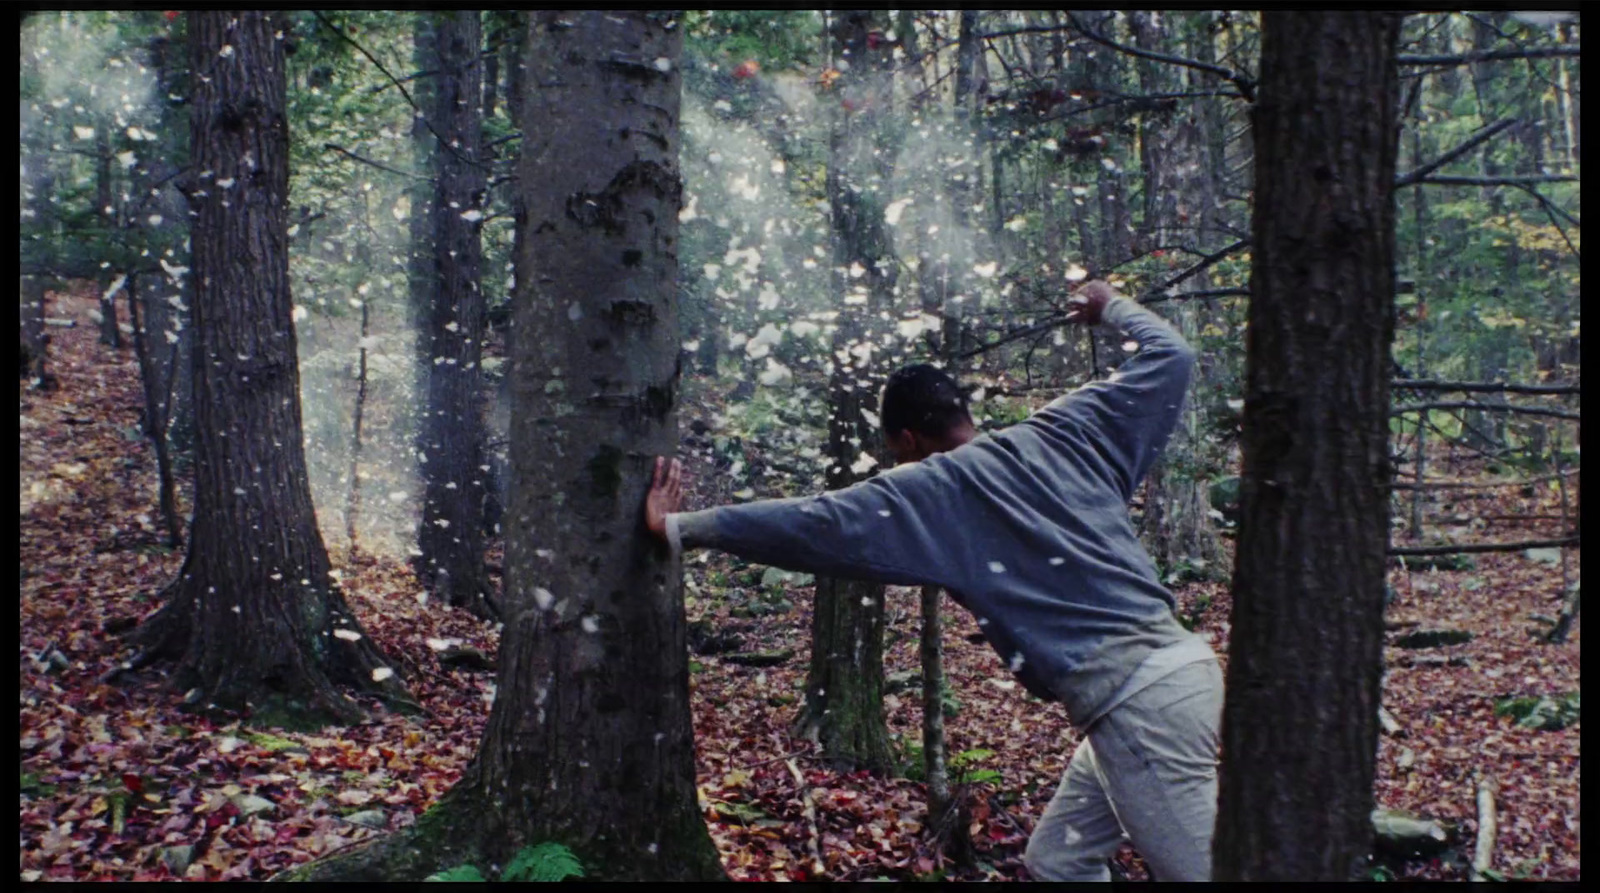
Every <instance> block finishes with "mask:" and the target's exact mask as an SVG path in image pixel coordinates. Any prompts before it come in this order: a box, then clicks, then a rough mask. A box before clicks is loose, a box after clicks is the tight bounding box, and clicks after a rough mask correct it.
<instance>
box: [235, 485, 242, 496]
mask: <svg viewBox="0 0 1600 893" xmlns="http://www.w3.org/2000/svg"><path fill="white" fill-rule="evenodd" d="M233 495H235V496H243V495H244V488H243V487H234V488H233Z"/></svg>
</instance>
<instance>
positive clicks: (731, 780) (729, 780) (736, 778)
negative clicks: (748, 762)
mask: <svg viewBox="0 0 1600 893" xmlns="http://www.w3.org/2000/svg"><path fill="white" fill-rule="evenodd" d="M749 780H750V773H748V772H746V771H744V770H743V769H735V770H733V771H732V772H729V773H728V774H727V775H724V776H722V786H723V787H727V788H736V787H738V786H740V785H742V784H744V783H745V782H747V781H749Z"/></svg>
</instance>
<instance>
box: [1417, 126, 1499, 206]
mask: <svg viewBox="0 0 1600 893" xmlns="http://www.w3.org/2000/svg"><path fill="white" fill-rule="evenodd" d="M1515 123H1517V119H1516V118H1501V119H1500V120H1498V121H1496V122H1494V123H1493V124H1490V125H1488V126H1486V127H1483V128H1482V129H1480V130H1479V131H1478V132H1477V133H1474V134H1473V135H1472V136H1470V137H1467V141H1466V142H1464V143H1462V144H1461V145H1459V146H1457V147H1455V148H1454V149H1451V150H1450V151H1448V152H1446V153H1444V154H1443V155H1440V156H1439V157H1438V158H1435V159H1434V160H1433V161H1430V162H1428V163H1427V164H1424V165H1423V166H1422V167H1419V168H1417V169H1416V170H1414V171H1412V172H1410V173H1408V174H1401V175H1400V176H1399V177H1397V178H1395V181H1394V185H1395V188H1396V189H1399V188H1400V187H1402V186H1410V185H1411V184H1413V183H1416V182H1417V181H1419V180H1421V179H1422V178H1423V177H1426V176H1427V175H1429V174H1431V173H1433V172H1434V171H1436V170H1438V169H1439V168H1441V167H1444V166H1445V165H1447V164H1449V163H1450V162H1452V161H1455V160H1456V159H1457V158H1460V157H1461V156H1463V155H1465V154H1467V153H1468V152H1470V151H1472V150H1473V149H1475V148H1477V146H1478V145H1479V144H1480V143H1482V142H1484V141H1485V140H1487V139H1489V138H1490V137H1492V136H1494V135H1495V134H1497V133H1499V132H1500V131H1502V130H1505V129H1506V128H1508V127H1510V126H1511V125H1513V124H1515Z"/></svg>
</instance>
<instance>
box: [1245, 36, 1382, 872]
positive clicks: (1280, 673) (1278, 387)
mask: <svg viewBox="0 0 1600 893" xmlns="http://www.w3.org/2000/svg"><path fill="white" fill-rule="evenodd" d="M1400 20H1401V17H1400V15H1399V14H1398V13H1395V12H1364V11H1363V12H1290V11H1268V12H1265V13H1263V14H1262V48H1261V80H1260V83H1261V92H1260V96H1259V99H1258V101H1257V107H1256V109H1255V120H1254V140H1255V145H1256V152H1255V158H1256V186H1255V220H1254V231H1253V234H1252V240H1251V246H1252V251H1253V254H1254V257H1253V259H1252V260H1253V263H1252V268H1251V282H1250V288H1251V293H1252V300H1251V302H1250V310H1249V335H1248V338H1247V344H1246V370H1247V384H1246V391H1245V409H1244V425H1243V439H1242V447H1243V475H1242V488H1241V489H1242V493H1241V504H1240V518H1241V520H1240V528H1239V538H1238V550H1237V563H1236V567H1235V574H1234V589H1233V617H1232V633H1231V639H1230V645H1229V649H1228V656H1229V660H1228V668H1227V674H1228V675H1227V690H1228V696H1227V698H1226V704H1225V708H1224V717H1223V725H1222V738H1223V741H1222V753H1223V760H1224V762H1223V765H1222V771H1221V779H1220V788H1221V791H1220V802H1219V810H1218V822H1217V829H1216V837H1215V845H1214V851H1215V872H1214V874H1215V877H1216V879H1217V880H1222V881H1235V880H1242V881H1255V880H1265V881H1286V880H1297V881H1308V880H1319V881H1343V880H1348V879H1350V878H1352V877H1353V876H1355V873H1356V872H1357V871H1358V870H1359V868H1360V867H1361V866H1362V865H1363V864H1364V862H1365V859H1366V856H1367V854H1368V853H1369V852H1370V851H1371V841H1372V825H1371V819H1370V814H1371V811H1372V805H1373V787H1372V785H1373V777H1374V773H1375V770H1376V763H1377V739H1378V727H1377V726H1378V723H1377V716H1378V705H1379V690H1380V680H1381V674H1382V669H1383V661H1382V652H1383V587H1384V575H1385V570H1384V569H1385V552H1386V549H1387V546H1388V540H1389V483H1390V473H1389V467H1388V465H1389V462H1388V455H1389V379H1390V364H1391V357H1390V345H1391V342H1392V340H1393V336H1394V322H1393V300H1394V286H1395V280H1394V259H1395V258H1394V189H1393V186H1392V184H1393V182H1394V178H1395V155H1396V150H1397V146H1396V132H1395V122H1396V121H1397V120H1398V111H1399V109H1398V105H1399V70H1398V66H1397V64H1396V61H1395V47H1396V43H1397V41H1398V37H1399V29H1400Z"/></svg>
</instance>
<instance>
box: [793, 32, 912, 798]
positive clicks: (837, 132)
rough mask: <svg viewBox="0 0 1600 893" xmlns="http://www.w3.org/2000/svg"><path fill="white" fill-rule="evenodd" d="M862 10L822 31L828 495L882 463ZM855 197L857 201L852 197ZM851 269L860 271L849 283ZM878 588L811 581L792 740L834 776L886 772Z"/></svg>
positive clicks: (877, 77) (886, 264) (875, 71)
mask: <svg viewBox="0 0 1600 893" xmlns="http://www.w3.org/2000/svg"><path fill="white" fill-rule="evenodd" d="M880 27H881V26H878V25H876V24H875V23H874V20H873V16H872V14H871V13H870V12H860V11H851V12H843V13H838V14H837V15H836V16H835V18H834V20H833V23H832V27H831V31H832V34H833V37H834V40H835V42H836V44H837V47H838V49H839V51H840V52H841V54H842V55H846V56H847V58H848V59H850V72H851V74H850V75H847V76H846V78H848V80H846V78H841V79H840V83H841V84H842V85H843V86H841V88H840V89H841V90H842V91H843V92H844V94H845V98H846V99H848V100H850V101H851V103H852V105H854V106H855V107H856V108H858V109H862V110H863V111H860V112H857V113H855V114H853V115H850V116H848V117H844V118H843V119H842V120H839V121H837V122H835V124H834V126H833V129H832V133H831V134H830V139H829V151H828V170H827V193H828V204H829V208H830V216H831V219H832V230H831V232H832V241H833V275H832V283H833V291H834V299H835V301H836V306H837V307H838V308H839V310H840V315H839V319H838V327H837V328H836V329H835V333H834V339H833V370H832V373H831V374H830V375H829V380H828V404H829V415H828V447H827V450H828V452H827V455H828V458H829V460H830V461H829V467H828V472H827V474H826V476H825V477H826V482H827V487H828V489H830V490H833V489H838V488H840V487H847V486H849V485H850V484H853V483H855V482H856V481H858V480H860V479H862V478H863V477H865V476H866V470H865V469H862V468H861V466H860V465H858V464H857V462H858V459H859V457H860V456H861V455H862V454H863V453H874V452H877V453H878V454H879V455H878V456H877V457H876V459H877V460H880V461H881V459H882V458H883V456H882V450H881V448H880V441H881V437H880V435H879V432H878V430H877V429H876V428H875V427H874V426H873V425H872V424H871V423H869V422H868V421H867V419H866V417H865V416H863V415H862V410H866V411H868V412H873V413H876V412H877V409H878V407H877V403H876V399H875V398H876V395H877V393H878V388H879V387H880V386H881V384H882V379H883V375H882V370H881V369H880V368H879V365H880V361H878V360H877V355H878V353H879V352H880V351H878V350H876V348H877V347H878V345H877V344H876V343H875V339H873V338H872V337H871V335H872V334H873V324H874V322H875V321H876V319H877V313H878V312H879V311H883V310H887V309H888V308H889V307H890V306H892V298H891V295H892V294H893V289H894V267H893V264H892V263H891V256H892V248H891V246H890V244H889V241H888V239H887V238H886V236H885V233H884V231H883V207H882V204H881V203H880V202H879V201H877V200H876V199H874V198H871V197H869V196H871V193H870V192H869V191H868V189H867V187H868V186H869V185H870V183H869V179H870V178H872V176H873V174H874V170H873V167H874V166H875V165H877V164H878V163H879V162H880V161H881V156H878V155H875V154H874V146H873V143H872V137H873V129H872V125H873V123H874V122H873V120H872V118H871V117H870V116H871V114H872V111H871V110H872V109H874V108H875V106H876V105H877V104H878V103H879V102H881V101H882V99H884V98H887V96H888V91H886V90H883V79H885V78H887V77H888V75H887V73H886V72H885V71H883V64H884V62H885V58H884V57H886V56H887V54H888V52H889V50H888V49H887V48H884V49H881V50H880V49H875V48H874V49H869V48H868V46H867V34H868V33H870V32H871V31H873V30H874V29H875V28H880ZM858 190H859V191H858ZM852 268H854V269H855V270H857V271H859V274H857V275H853V274H852ZM883 620H884V587H883V586H882V584H877V583H867V582H863V581H860V580H841V579H834V578H827V577H822V578H818V580H817V585H816V599H815V605H814V608H813V610H812V618H811V666H810V668H809V670H808V672H807V674H806V697H805V703H804V704H803V706H802V707H801V710H800V713H799V716H798V717H797V718H796V730H797V732H798V733H799V734H800V735H801V736H802V737H805V738H810V739H814V740H817V741H820V742H821V744H822V750H823V753H824V755H825V756H826V757H827V758H828V759H829V760H830V761H831V762H832V763H834V764H835V765H836V766H839V767H847V768H851V769H869V770H871V771H874V772H881V771H885V770H887V769H889V768H890V767H891V766H892V765H893V753H892V751H891V749H890V747H889V730H888V726H887V725H886V724H885V723H884V718H883Z"/></svg>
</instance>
